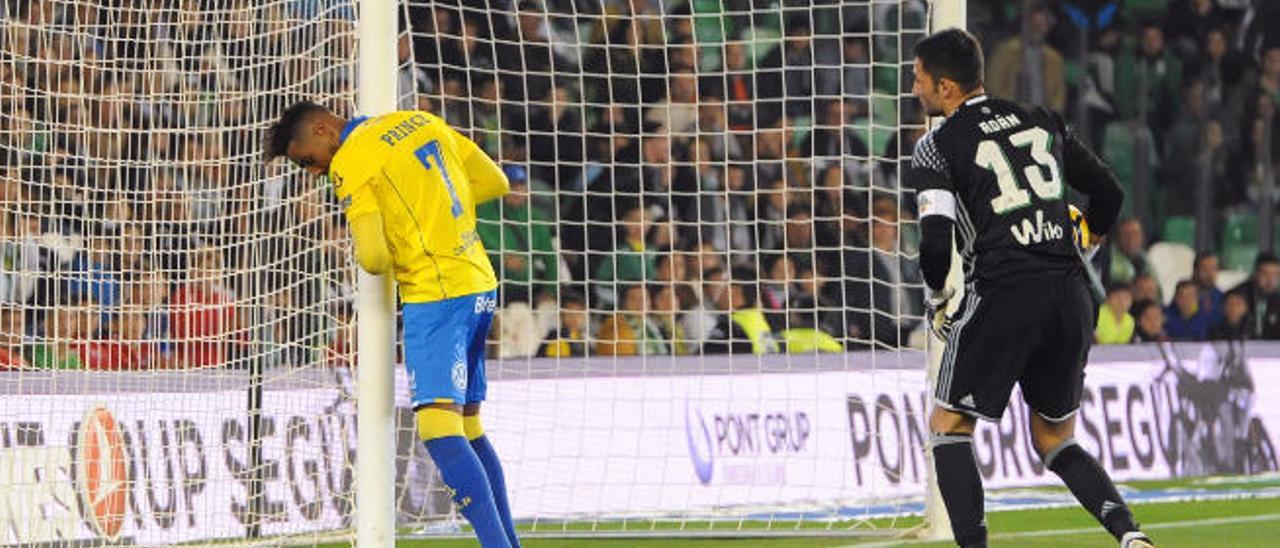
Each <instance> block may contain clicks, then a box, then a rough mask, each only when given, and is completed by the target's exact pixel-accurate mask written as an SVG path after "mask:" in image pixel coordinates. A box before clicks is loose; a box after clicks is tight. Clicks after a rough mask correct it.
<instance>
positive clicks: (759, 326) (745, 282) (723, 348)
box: [702, 269, 782, 355]
mask: <svg viewBox="0 0 1280 548" xmlns="http://www.w3.org/2000/svg"><path fill="white" fill-rule="evenodd" d="M758 295H759V290H758V289H757V287H756V281H755V274H754V273H753V272H751V271H750V270H746V269H734V272H733V278H732V279H731V280H730V282H729V286H728V290H727V291H724V292H723V293H721V294H720V300H719V302H717V307H718V308H717V310H719V311H723V312H720V313H719V315H718V317H717V319H716V324H715V328H714V329H712V331H711V333H710V334H709V335H707V340H706V342H704V343H703V345H702V350H703V352H704V353H706V354H756V355H761V354H773V353H777V352H780V351H781V350H782V348H781V346H780V345H779V344H778V340H777V339H776V337H775V336H774V329H773V326H772V325H770V324H769V320H768V319H767V318H766V317H765V314H764V311H763V310H761V309H760V303H759V299H758Z"/></svg>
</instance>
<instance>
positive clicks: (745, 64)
mask: <svg viewBox="0 0 1280 548" xmlns="http://www.w3.org/2000/svg"><path fill="white" fill-rule="evenodd" d="M724 73H725V75H724V100H725V104H726V108H727V109H728V112H729V127H730V128H731V129H734V130H749V129H752V128H753V127H754V126H755V110H754V102H755V99H756V88H757V85H758V84H757V78H759V77H760V75H759V73H757V72H755V71H753V70H752V67H751V62H750V60H748V58H747V44H745V43H743V42H737V41H730V42H727V43H726V44H725V45H724Z"/></svg>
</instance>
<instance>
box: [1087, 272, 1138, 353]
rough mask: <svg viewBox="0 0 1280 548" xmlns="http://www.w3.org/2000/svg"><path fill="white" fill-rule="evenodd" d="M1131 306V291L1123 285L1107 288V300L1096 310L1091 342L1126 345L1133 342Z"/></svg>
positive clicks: (1113, 285)
mask: <svg viewBox="0 0 1280 548" xmlns="http://www.w3.org/2000/svg"><path fill="white" fill-rule="evenodd" d="M1131 306H1133V290H1132V289H1130V287H1129V286H1128V285H1125V284H1112V285H1111V286H1110V287H1108V288H1107V299H1106V301H1104V302H1103V304H1102V306H1101V307H1100V308H1099V310H1098V325H1097V327H1095V328H1094V330H1093V340H1094V341H1095V342H1097V343H1098V344H1128V343H1130V342H1132V341H1133V331H1134V320H1133V316H1132V315H1130V314H1129V307H1131Z"/></svg>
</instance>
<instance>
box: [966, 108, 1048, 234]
mask: <svg viewBox="0 0 1280 548" xmlns="http://www.w3.org/2000/svg"><path fill="white" fill-rule="evenodd" d="M1009 144H1011V145H1013V146H1015V147H1017V148H1023V147H1030V149H1031V159H1032V160H1035V162H1036V165H1030V166H1026V167H1025V168H1023V170H1022V176H1023V179H1024V180H1025V181H1026V186H1030V187H1031V190H1032V191H1033V192H1035V193H1036V197H1037V198H1040V199H1041V200H1057V199H1058V198H1061V197H1062V176H1061V172H1060V171H1059V169H1058V159H1057V158H1054V157H1053V152H1052V147H1053V136H1052V135H1050V134H1049V132H1048V131H1045V130H1044V129H1043V128H1038V127H1033V128H1030V129H1025V130H1022V131H1019V132H1017V133H1014V134H1013V135H1010V136H1009ZM974 162H975V163H977V164H978V167H981V168H983V169H986V170H989V171H991V172H993V173H995V175H996V184H997V185H999V187H1000V195H999V196H996V197H995V198H992V199H991V209H992V210H994V211H995V212H996V213H998V214H1003V213H1008V212H1010V211H1013V210H1016V209H1021V208H1023V207H1026V206H1028V205H1031V195H1030V194H1028V193H1027V191H1026V189H1024V188H1021V187H1020V186H1019V185H1018V179H1017V176H1016V175H1015V174H1014V172H1013V165H1012V164H1011V163H1010V162H1009V158H1008V157H1007V156H1005V153H1004V148H1003V147H1001V146H1000V143H997V142H996V141H995V140H993V139H987V140H984V141H982V142H981V143H978V153H977V156H975V157H974ZM1046 169H1047V170H1048V176H1047V177H1046V176H1045V175H1046V174H1045V170H1046Z"/></svg>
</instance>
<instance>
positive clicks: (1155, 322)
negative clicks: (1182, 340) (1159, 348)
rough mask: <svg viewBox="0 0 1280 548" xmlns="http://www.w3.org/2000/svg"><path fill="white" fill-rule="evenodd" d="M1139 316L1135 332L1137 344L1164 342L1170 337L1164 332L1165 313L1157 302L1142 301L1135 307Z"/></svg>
mask: <svg viewBox="0 0 1280 548" xmlns="http://www.w3.org/2000/svg"><path fill="white" fill-rule="evenodd" d="M1133 308H1134V310H1135V311H1137V312H1136V315H1137V319H1136V322H1137V327H1136V329H1135V330H1134V335H1135V336H1136V339H1135V342H1164V341H1167V340H1169V337H1168V336H1167V335H1165V332H1164V311H1163V310H1161V309H1160V305H1159V304H1157V303H1156V302H1155V301H1151V300H1142V301H1138V304H1135V305H1133Z"/></svg>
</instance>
